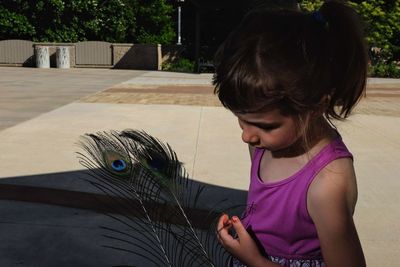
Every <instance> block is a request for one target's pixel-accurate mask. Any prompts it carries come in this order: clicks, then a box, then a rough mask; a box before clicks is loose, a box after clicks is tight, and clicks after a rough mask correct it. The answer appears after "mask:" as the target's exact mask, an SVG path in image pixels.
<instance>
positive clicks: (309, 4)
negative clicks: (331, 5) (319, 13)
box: [299, 0, 324, 12]
mask: <svg viewBox="0 0 400 267" xmlns="http://www.w3.org/2000/svg"><path fill="white" fill-rule="evenodd" d="M323 3H324V1H322V0H315V1H308V0H303V1H299V5H300V8H301V9H302V10H307V11H308V12H312V11H315V10H318V9H319V8H320V7H321V6H322V4H323Z"/></svg>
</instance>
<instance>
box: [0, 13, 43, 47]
mask: <svg viewBox="0 0 400 267" xmlns="http://www.w3.org/2000/svg"><path fill="white" fill-rule="evenodd" d="M35 33H36V32H35V28H34V27H33V25H32V24H31V23H30V22H29V21H28V19H27V18H26V17H25V16H24V15H22V14H19V13H18V12H13V11H10V10H8V9H7V8H5V7H4V6H0V39H17V38H18V39H25V40H27V39H31V38H32V37H33V36H34V35H35Z"/></svg>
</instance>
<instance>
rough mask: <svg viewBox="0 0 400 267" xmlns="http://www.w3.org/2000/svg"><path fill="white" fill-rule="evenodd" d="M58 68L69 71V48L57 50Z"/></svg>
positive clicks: (63, 47) (62, 47)
mask: <svg viewBox="0 0 400 267" xmlns="http://www.w3.org/2000/svg"><path fill="white" fill-rule="evenodd" d="M56 61H57V68H60V69H69V67H70V64H69V47H68V46H58V47H57V49H56Z"/></svg>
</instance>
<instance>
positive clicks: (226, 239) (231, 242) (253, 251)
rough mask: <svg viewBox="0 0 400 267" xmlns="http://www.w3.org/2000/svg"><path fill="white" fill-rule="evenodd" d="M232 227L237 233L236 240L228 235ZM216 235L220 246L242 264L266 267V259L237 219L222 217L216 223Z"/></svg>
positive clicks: (234, 217)
mask: <svg viewBox="0 0 400 267" xmlns="http://www.w3.org/2000/svg"><path fill="white" fill-rule="evenodd" d="M232 227H233V229H234V230H235V231H236V233H237V236H238V237H237V238H236V239H235V238H233V237H232V236H231V235H230V234H229V229H231V228H232ZM217 235H218V240H219V242H220V243H221V245H222V246H223V247H224V248H225V249H226V250H227V251H229V252H230V253H231V254H232V255H233V256H234V257H235V258H237V259H238V260H240V261H241V262H242V263H244V264H246V265H247V266H266V264H267V259H265V258H264V257H263V256H262V255H261V253H260V252H259V250H258V248H257V245H256V243H255V242H254V240H253V239H252V238H251V236H250V235H249V233H248V232H247V231H246V229H245V228H244V226H243V224H242V223H241V222H240V220H239V218H238V217H236V216H233V217H232V219H229V217H228V215H226V214H224V215H222V216H221V217H220V218H219V221H218V226H217ZM267 266H268V265H267Z"/></svg>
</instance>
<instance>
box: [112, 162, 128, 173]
mask: <svg viewBox="0 0 400 267" xmlns="http://www.w3.org/2000/svg"><path fill="white" fill-rule="evenodd" d="M111 167H112V168H113V170H114V171H116V172H123V171H125V170H126V163H125V161H124V160H122V159H117V160H114V161H113V162H112V163H111Z"/></svg>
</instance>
